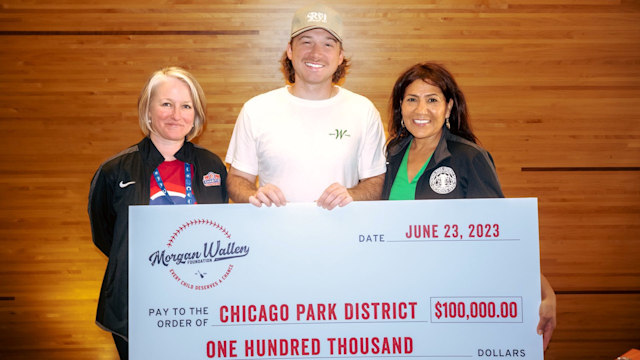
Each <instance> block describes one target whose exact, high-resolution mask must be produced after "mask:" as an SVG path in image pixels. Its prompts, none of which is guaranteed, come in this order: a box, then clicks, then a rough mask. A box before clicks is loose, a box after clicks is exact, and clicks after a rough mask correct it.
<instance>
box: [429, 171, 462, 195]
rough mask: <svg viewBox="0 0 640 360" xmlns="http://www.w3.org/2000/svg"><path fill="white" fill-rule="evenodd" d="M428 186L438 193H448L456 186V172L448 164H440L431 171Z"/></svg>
mask: <svg viewBox="0 0 640 360" xmlns="http://www.w3.org/2000/svg"><path fill="white" fill-rule="evenodd" d="M429 186H431V190H433V191H435V192H436V193H438V194H441V195H444V194H448V193H450V192H452V191H453V189H455V188H456V173H455V172H453V169H452V168H450V167H448V166H441V167H439V168H437V169H436V170H435V171H434V172H433V173H431V177H430V178H429Z"/></svg>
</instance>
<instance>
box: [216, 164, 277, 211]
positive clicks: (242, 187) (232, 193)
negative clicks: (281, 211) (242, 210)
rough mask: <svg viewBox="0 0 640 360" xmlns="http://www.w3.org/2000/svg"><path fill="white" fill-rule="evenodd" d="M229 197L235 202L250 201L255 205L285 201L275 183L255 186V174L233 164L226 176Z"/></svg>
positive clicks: (269, 204) (275, 203)
mask: <svg viewBox="0 0 640 360" xmlns="http://www.w3.org/2000/svg"><path fill="white" fill-rule="evenodd" d="M227 191H228V192H229V197H230V198H231V200H233V202H236V203H251V204H253V205H255V206H257V207H260V206H262V204H264V205H267V206H271V205H275V206H283V205H285V204H286V203H287V199H285V197H284V194H283V193H282V191H281V190H280V189H279V188H278V187H277V186H275V185H272V184H266V185H265V186H262V187H260V188H258V187H256V176H255V175H252V174H249V173H246V172H244V171H240V170H238V169H236V168H234V167H233V166H231V168H230V169H229V174H228V176H227Z"/></svg>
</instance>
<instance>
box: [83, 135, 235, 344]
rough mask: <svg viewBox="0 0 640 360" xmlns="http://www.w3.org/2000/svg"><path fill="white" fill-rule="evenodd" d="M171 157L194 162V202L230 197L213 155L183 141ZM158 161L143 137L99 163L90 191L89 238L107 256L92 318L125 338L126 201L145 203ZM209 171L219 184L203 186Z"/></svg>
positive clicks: (223, 171)
mask: <svg viewBox="0 0 640 360" xmlns="http://www.w3.org/2000/svg"><path fill="white" fill-rule="evenodd" d="M175 157H176V159H178V160H180V161H184V162H187V163H190V164H192V165H193V168H194V176H193V184H192V187H193V194H194V196H195V198H196V202H197V203H198V204H215V203H226V202H228V201H229V196H228V194H227V188H226V179H227V169H226V167H225V165H224V163H223V162H222V160H220V158H219V157H218V156H217V155H215V154H213V153H212V152H210V151H208V150H206V149H204V148H201V147H198V146H195V145H194V144H192V143H190V142H187V141H185V143H184V145H183V146H182V148H181V149H180V150H178V152H177V153H176V154H175ZM163 161H164V157H163V156H162V154H160V152H159V151H158V149H156V147H155V146H154V145H153V142H151V139H149V138H148V137H146V138H144V139H143V140H142V141H140V142H139V143H138V144H136V145H134V146H132V147H130V148H128V149H126V150H124V151H123V152H121V153H119V154H117V155H116V156H114V157H113V158H111V159H109V160H107V161H106V162H104V163H103V164H102V165H100V167H99V168H98V171H96V173H95V175H94V176H93V180H92V181H91V188H90V189H89V209H88V210H89V220H90V222H91V233H92V235H93V242H94V243H95V245H96V246H97V247H98V248H99V249H100V251H102V252H103V253H104V254H105V255H107V256H108V257H109V262H108V264H107V269H106V272H105V275H104V279H103V281H102V289H101V290H100V298H99V300H98V311H97V315H96V322H97V323H98V324H99V325H101V326H102V327H104V328H106V329H108V330H110V331H112V332H114V333H116V334H118V335H121V336H123V337H124V338H126V337H127V335H128V331H127V324H128V321H127V317H128V251H129V248H128V228H129V205H148V204H149V198H150V191H151V190H150V182H151V175H152V173H153V170H154V169H155V168H157V167H158V165H160V163H162V162H163ZM210 172H213V173H215V174H218V175H220V180H221V181H220V185H218V186H205V185H204V183H203V181H202V178H203V176H204V175H207V174H208V173H210ZM133 181H135V183H132V184H128V183H130V182H133Z"/></svg>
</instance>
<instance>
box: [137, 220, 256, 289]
mask: <svg viewBox="0 0 640 360" xmlns="http://www.w3.org/2000/svg"><path fill="white" fill-rule="evenodd" d="M247 255H249V246H247V245H242V244H237V243H236V242H235V241H232V240H231V233H229V231H228V230H227V229H226V228H225V227H224V226H222V225H221V224H219V223H218V222H216V221H213V220H209V219H193V220H190V221H188V222H186V223H184V224H182V225H181V226H180V227H179V228H177V229H176V230H175V231H174V232H173V234H171V236H169V239H168V241H167V243H166V245H165V247H164V248H163V249H161V250H156V251H155V252H153V253H151V255H149V263H150V264H151V266H158V267H166V268H168V270H169V274H170V276H171V277H172V278H173V279H174V280H175V281H176V282H177V283H178V284H180V285H181V286H184V287H186V288H189V289H192V290H207V289H212V288H215V287H216V286H219V285H220V284H221V283H222V282H224V281H225V280H227V279H228V278H229V276H231V274H232V273H233V269H234V268H235V266H236V263H237V261H238V260H240V258H242V257H245V256H247Z"/></svg>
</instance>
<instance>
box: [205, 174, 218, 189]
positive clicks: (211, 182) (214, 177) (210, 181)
mask: <svg viewBox="0 0 640 360" xmlns="http://www.w3.org/2000/svg"><path fill="white" fill-rule="evenodd" d="M202 183H203V184H204V186H220V174H216V173H214V172H212V171H209V173H208V174H207V175H205V176H203V177H202Z"/></svg>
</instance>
